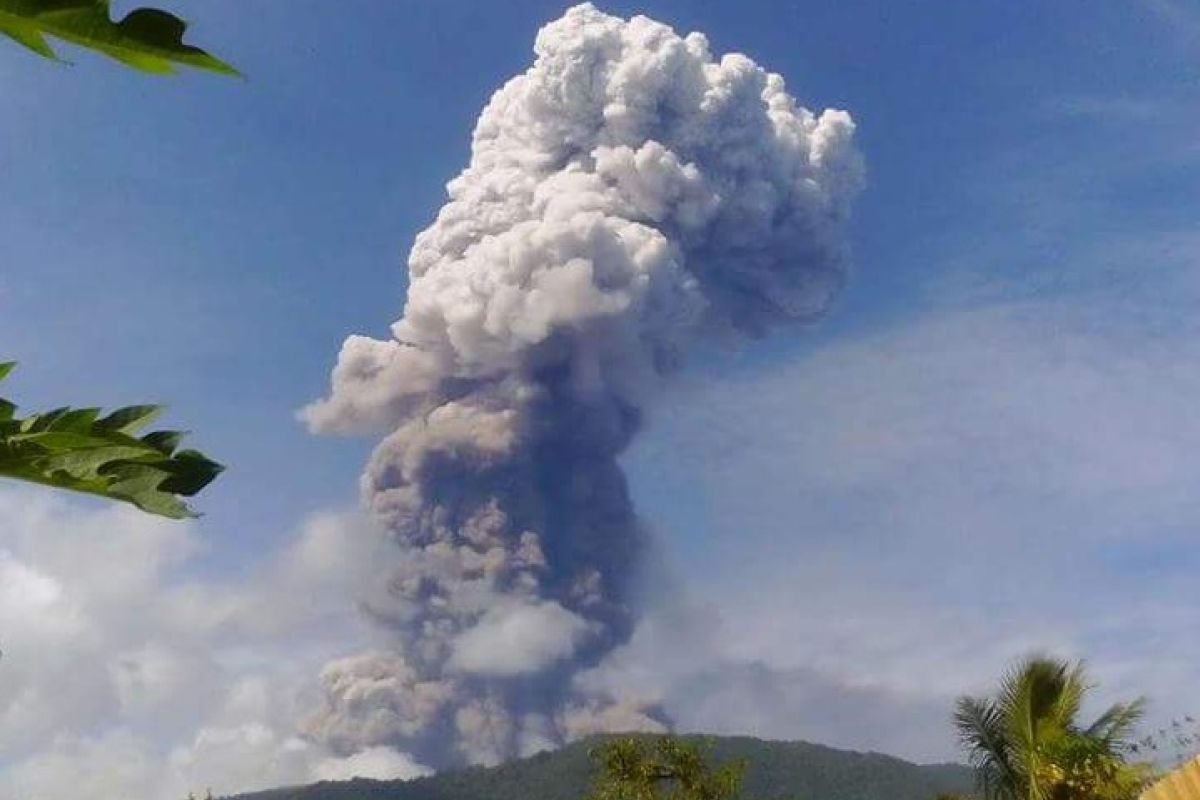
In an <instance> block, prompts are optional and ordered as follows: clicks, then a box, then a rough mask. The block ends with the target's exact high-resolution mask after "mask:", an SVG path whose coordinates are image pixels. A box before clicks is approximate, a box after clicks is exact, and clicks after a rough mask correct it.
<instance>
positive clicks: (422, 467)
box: [304, 4, 862, 766]
mask: <svg viewBox="0 0 1200 800" xmlns="http://www.w3.org/2000/svg"><path fill="white" fill-rule="evenodd" d="M535 52H536V54H537V60H536V61H535V62H534V65H533V66H532V67H531V68H530V69H529V70H528V71H527V72H526V73H525V74H523V75H520V76H518V77H516V78H513V79H512V80H510V81H509V82H508V83H507V84H506V85H505V86H504V87H503V88H501V89H500V90H499V91H498V92H496V94H495V95H494V96H493V97H492V99H491V101H490V102H489V103H488V105H487V107H486V108H485V109H484V111H483V114H482V115H481V116H480V118H479V121H478V123H477V124H476V128H475V133H474V139H473V142H472V149H471V161H470V164H469V165H468V166H467V168H466V169H465V170H464V171H463V172H462V174H461V175H459V176H458V177H457V178H455V179H454V180H453V181H451V182H450V184H449V185H448V187H447V190H448V193H449V201H448V202H447V203H446V205H445V206H443V208H442V209H441V211H440V212H439V213H438V216H437V219H436V221H435V222H434V223H433V224H432V225H431V226H430V227H429V228H428V229H426V230H425V231H423V232H422V233H421V234H420V235H418V236H417V239H416V243H415V244H414V246H413V249H412V252H411V254H410V256H409V260H408V266H409V273H410V284H409V289H408V300H407V303H406V305H405V306H404V312H403V315H402V316H401V317H400V319H399V320H398V321H397V322H395V323H394V324H393V326H392V337H393V338H391V339H389V340H386V341H377V340H375V339H370V338H366V337H362V336H352V337H350V338H349V339H347V341H346V342H345V344H344V345H343V347H342V351H341V354H340V356H339V359H338V363H337V366H336V368H335V369H334V371H333V389H332V393H331V396H330V397H329V398H328V399H326V400H323V401H321V402H318V403H315V404H313V405H312V406H310V407H309V408H307V409H306V410H305V412H304V415H305V418H306V419H307V420H308V422H309V423H310V425H311V426H312V427H313V428H314V429H316V430H319V431H335V432H363V431H372V430H383V431H388V432H389V433H388V434H387V436H386V438H385V439H384V440H383V441H382V442H381V443H380V444H379V446H378V448H377V449H376V450H375V453H374V455H373V457H372V459H371V461H370V464H369V466H368V468H367V470H366V473H365V475H364V476H363V482H362V486H363V494H364V497H365V502H366V503H367V504H368V506H369V507H370V509H371V511H372V512H373V513H374V514H375V515H376V516H377V517H378V518H379V519H380V520H381V521H382V522H383V523H384V525H385V526H386V528H387V529H388V530H389V531H390V532H391V534H392V536H394V539H395V543H396V546H397V548H398V549H397V554H396V566H395V570H394V575H393V577H392V579H391V581H390V584H389V586H388V591H387V593H386V598H385V599H384V600H381V601H377V602H374V603H373V604H371V605H370V607H369V613H370V614H371V615H372V616H373V618H374V619H375V620H376V621H377V622H378V624H379V626H380V627H381V628H382V629H384V630H385V631H387V634H388V637H389V641H390V644H389V646H388V647H386V648H385V649H383V650H379V651H376V652H371V653H367V654H363V655H359V656H355V657H352V658H347V659H344V660H341V661H338V662H336V663H333V664H330V665H329V666H328V667H327V669H326V670H325V673H324V675H323V678H324V685H325V704H324V707H323V709H322V710H321V712H320V713H319V714H318V715H316V717H315V718H314V719H313V720H312V722H311V726H310V732H311V733H312V734H313V735H315V736H317V737H319V738H320V739H322V740H323V741H325V742H326V743H327V744H329V745H330V746H332V747H333V748H335V749H336V750H339V751H342V752H345V753H349V752H354V751H358V750H361V749H365V748H369V747H377V746H381V745H387V746H393V747H397V748H400V749H402V750H405V751H407V752H409V753H411V754H413V755H414V756H415V757H416V758H418V759H419V760H421V761H423V762H425V763H428V764H431V765H434V766H444V765H448V764H454V763H460V762H463V761H467V762H474V763H489V762H495V761H498V760H502V759H504V758H507V757H510V756H513V755H518V754H522V753H528V752H531V751H534V750H537V749H541V748H545V747H548V746H553V745H555V744H558V743H561V742H563V741H566V740H569V739H571V738H573V737H576V736H580V735H584V734H587V733H590V732H594V731H599V730H622V729H624V730H627V729H632V728H641V729H655V728H661V727H662V726H663V725H665V724H666V723H667V720H665V719H664V718H663V717H662V715H661V713H660V712H658V711H657V710H656V709H655V708H653V707H652V706H647V705H645V704H640V703H639V702H638V701H637V700H636V699H635V698H621V697H611V696H598V695H595V694H590V693H588V692H587V691H585V690H584V689H582V688H581V687H580V686H579V684H578V682H577V681H575V680H574V679H575V678H576V676H578V675H579V674H580V673H581V672H582V671H583V670H586V669H588V668H590V667H593V666H595V665H596V664H597V663H599V662H600V661H601V660H602V659H603V658H604V657H605V655H606V654H608V653H609V652H610V651H612V649H613V648H614V647H616V646H617V645H619V644H621V643H622V642H624V641H625V640H626V639H627V638H628V637H629V635H630V633H631V629H632V626H633V623H634V621H635V616H634V614H635V609H633V608H632V607H631V606H632V602H631V601H632V596H631V589H632V585H633V579H634V576H635V569H636V567H637V565H638V563H639V556H640V554H642V553H643V551H644V548H645V547H646V544H647V542H646V535H645V533H644V531H643V529H642V528H641V527H640V526H639V524H638V520H637V517H636V515H635V514H634V511H633V508H632V505H631V503H630V498H629V493H628V491H627V488H626V484H625V479H624V476H623V475H622V472H621V469H620V466H619V465H618V457H619V456H620V455H621V453H622V451H624V450H625V448H626V447H627V446H628V445H629V443H630V440H631V439H632V438H633V436H634V435H635V434H636V433H637V432H638V430H639V429H640V428H641V427H642V424H643V421H644V418H645V414H646V409H647V406H648V403H649V402H650V400H651V399H652V397H653V396H654V394H655V391H654V390H655V387H656V385H658V384H659V383H660V382H661V381H662V379H664V378H666V377H668V376H669V375H670V374H671V373H672V372H673V371H675V370H676V369H677V368H678V367H679V365H680V363H681V358H682V356H683V355H684V354H685V352H686V350H687V347H688V345H689V343H691V342H694V341H695V340H696V339H697V337H701V336H705V335H711V334H714V333H716V334H720V335H722V336H728V335H729V334H736V335H749V336H757V335H759V334H761V333H763V332H765V331H766V330H767V329H768V328H769V327H771V325H772V324H773V323H776V322H783V321H787V320H795V319H802V320H803V319H811V318H813V317H815V316H817V315H819V314H821V313H822V311H823V310H824V309H825V308H826V307H827V305H828V304H829V302H830V299H831V298H832V297H833V296H834V295H835V293H836V292H837V291H838V289H839V288H840V287H841V285H842V284H843V282H844V277H845V268H846V249H845V244H844V239H843V223H844V222H845V220H846V217H847V211H848V205H849V202H850V201H851V199H852V198H853V196H854V194H855V193H856V191H857V190H858V188H859V186H860V183H861V173H862V168H861V161H860V158H859V156H858V154H857V153H856V151H855V150H854V149H853V147H852V144H851V138H852V133H853V130H854V126H853V123H852V122H851V119H850V117H849V115H847V114H846V113H844V112H842V111H825V112H823V113H821V114H820V115H814V114H813V113H812V112H810V111H808V110H807V109H805V108H803V107H801V106H799V105H798V104H797V103H796V101H795V100H794V99H793V98H792V96H791V95H789V94H788V93H787V91H786V89H785V87H784V82H783V79H782V78H781V77H780V76H779V75H775V74H772V73H769V72H766V71H764V70H763V69H762V68H760V67H759V66H757V65H756V64H755V63H754V62H753V61H751V60H750V59H749V58H747V57H745V56H743V55H738V54H731V55H726V56H724V57H722V58H721V59H720V60H714V59H713V57H712V56H711V54H710V53H709V47H708V42H707V40H706V39H705V37H704V36H703V35H702V34H699V33H692V34H690V35H688V36H686V37H680V36H678V35H676V34H675V32H674V31H672V30H671V29H670V28H669V27H667V26H665V25H662V24H659V23H657V22H654V21H653V20H650V19H646V18H644V17H635V18H634V19H632V20H628V21H626V20H622V19H618V18H616V17H612V16H608V15H606V14H604V13H601V12H600V11H598V10H597V9H596V8H594V7H593V6H591V5H588V4H584V5H580V6H576V7H574V8H572V9H570V10H569V11H567V12H566V14H565V15H564V16H563V17H562V18H561V19H560V20H558V21H556V22H553V23H551V24H549V25H547V26H546V27H545V28H543V29H542V30H541V32H540V33H539V34H538V37H537V43H536V46H535Z"/></svg>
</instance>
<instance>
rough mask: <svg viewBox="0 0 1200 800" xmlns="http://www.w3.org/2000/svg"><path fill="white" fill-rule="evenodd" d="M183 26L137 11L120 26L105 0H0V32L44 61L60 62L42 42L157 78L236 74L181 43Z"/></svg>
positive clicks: (170, 18) (161, 13) (149, 10)
mask: <svg viewBox="0 0 1200 800" xmlns="http://www.w3.org/2000/svg"><path fill="white" fill-rule="evenodd" d="M186 29H187V23H186V22H184V21H183V20H181V19H180V18H179V17H177V16H175V15H174V14H170V13H168V12H166V11H161V10H159V9H156V8H139V9H137V10H136V11H132V12H130V13H129V14H128V15H127V16H126V17H125V18H124V19H122V20H121V21H119V22H116V21H114V20H113V19H112V18H111V17H110V13H109V0H0V33H3V34H5V35H7V36H8V37H9V38H11V39H13V40H15V41H16V42H18V43H20V44H23V45H24V46H26V47H28V48H29V49H30V50H32V51H33V52H35V53H37V54H39V55H42V56H45V57H46V58H49V59H53V60H55V61H57V60H59V58H58V56H57V55H56V54H55V52H54V50H53V49H52V48H51V47H50V44H49V43H48V42H47V41H46V37H48V36H51V37H56V38H59V39H64V40H66V41H68V42H72V43H74V44H77V45H80V46H81V47H86V48H88V49H90V50H95V51H97V52H100V53H103V54H105V55H107V56H109V57H111V58H115V59H116V60H117V61H120V62H122V63H123V64H127V65H128V66H131V67H133V68H134V69H138V70H141V71H143V72H151V73H156V74H167V73H171V72H174V71H175V67H176V65H180V64H182V65H186V66H189V67H195V68H197V69H204V70H210V71H212V72H220V73H223V74H226V75H238V74H239V73H238V71H237V70H236V69H234V68H233V67H231V66H230V65H229V64H226V63H225V62H224V61H222V60H220V59H219V58H216V57H214V56H211V55H209V54H208V53H206V52H204V51H203V50H201V49H200V48H198V47H193V46H191V45H187V44H184V43H183V34H184V31H186Z"/></svg>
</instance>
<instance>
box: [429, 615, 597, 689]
mask: <svg viewBox="0 0 1200 800" xmlns="http://www.w3.org/2000/svg"><path fill="white" fill-rule="evenodd" d="M587 631H588V623H587V621H586V620H584V619H583V618H582V617H580V616H578V615H577V614H572V613H571V612H570V611H568V610H567V609H565V608H563V607H562V606H561V605H559V604H558V603H554V602H536V603H524V602H521V603H504V604H502V605H499V606H497V607H495V608H492V609H489V610H488V611H487V612H486V613H485V614H484V615H483V617H482V618H481V619H480V620H479V622H478V623H476V625H475V626H474V627H472V628H470V629H469V630H467V631H466V632H464V633H463V634H461V635H460V636H459V637H458V638H457V639H456V640H455V642H454V655H453V657H452V658H451V659H450V666H451V667H452V668H454V669H458V670H462V671H464V672H474V673H476V674H480V675H501V676H504V675H523V674H526V673H531V672H538V671H540V670H542V669H544V668H545V667H546V666H548V665H550V664H553V663H554V662H555V661H561V660H562V659H565V658H569V657H570V656H571V655H572V654H573V653H574V652H575V648H576V646H577V645H578V643H579V641H580V640H581V639H582V638H583V637H584V636H585V635H586V634H587Z"/></svg>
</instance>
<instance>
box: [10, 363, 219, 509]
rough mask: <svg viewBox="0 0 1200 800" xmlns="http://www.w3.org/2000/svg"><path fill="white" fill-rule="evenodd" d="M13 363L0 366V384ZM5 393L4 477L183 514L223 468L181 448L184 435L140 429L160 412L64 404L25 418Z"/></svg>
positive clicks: (200, 455) (144, 408)
mask: <svg viewBox="0 0 1200 800" xmlns="http://www.w3.org/2000/svg"><path fill="white" fill-rule="evenodd" d="M13 367H14V364H12V363H3V364H0V381H3V379H4V378H5V377H6V376H7V375H8V374H9V373H10V372H11V371H12V369H13ZM16 410H17V407H16V405H14V404H13V403H11V402H10V401H8V400H5V399H3V398H0V477H4V478H15V479H18V480H24V481H32V482H34V483H41V484H45V485H47V486H54V487H57V488H60V489H69V490H72V491H76V492H85V493H87V494H93V495H97V496H99V497H105V498H108V499H111V500H120V501H124V502H127V503H132V504H133V505H135V506H137V507H138V508H140V509H142V510H143V511H147V512H149V513H151V514H159V515H161V516H164V517H171V518H173V519H180V518H184V517H189V516H195V514H194V513H193V512H192V511H191V510H190V509H189V508H188V507H187V505H186V504H185V503H184V502H183V501H181V500H180V499H179V496H184V497H190V496H192V495H194V494H196V493H197V492H199V491H200V490H201V489H203V488H204V487H205V486H207V485H208V484H209V483H211V482H212V481H213V479H214V478H216V477H217V475H218V474H220V472H221V471H222V470H223V469H224V467H222V466H221V465H220V464H217V463H216V462H214V461H211V460H210V459H208V458H207V457H206V456H204V455H203V454H201V453H199V452H197V451H195V450H177V449H176V448H177V447H178V446H179V443H180V441H181V440H182V439H183V436H184V434H183V433H181V432H179V431H155V432H154V433H148V434H145V435H143V436H141V437H140V438H139V437H138V436H137V434H138V433H139V432H140V431H141V430H142V429H143V428H144V427H145V426H146V425H148V424H149V423H150V421H151V420H153V419H154V418H155V417H156V416H157V415H158V414H159V412H160V411H161V408H160V407H159V406H130V407H128V408H122V409H118V410H116V411H114V412H112V413H111V414H108V415H107V416H103V417H102V416H101V411H100V409H98V408H80V409H71V408H60V409H57V410H55V411H50V412H47V413H44V414H33V415H31V416H28V417H24V418H20V417H17V416H16Z"/></svg>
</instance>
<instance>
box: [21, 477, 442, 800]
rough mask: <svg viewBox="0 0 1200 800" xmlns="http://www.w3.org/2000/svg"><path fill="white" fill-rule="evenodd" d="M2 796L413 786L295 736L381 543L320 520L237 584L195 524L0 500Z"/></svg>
mask: <svg viewBox="0 0 1200 800" xmlns="http://www.w3.org/2000/svg"><path fill="white" fill-rule="evenodd" d="M0 520H3V524H0V636H2V637H3V650H4V655H3V659H2V660H0V797H14V798H21V800H57V798H67V797H70V798H75V797H81V796H82V797H116V796H120V797H127V798H130V800H143V799H144V800H157V799H158V798H162V797H172V796H177V797H183V796H186V794H187V793H188V792H189V791H195V792H203V791H204V790H205V789H207V788H209V787H211V788H212V789H213V790H214V792H217V793H227V792H234V791H241V790H247V789H255V788H265V787H269V786H274V785H278V784H284V783H298V782H306V781H311V780H316V779H318V778H320V777H323V776H327V775H331V774H334V773H335V772H336V774H337V775H339V776H346V777H349V776H352V775H354V774H363V775H368V774H369V775H373V776H381V775H384V774H387V775H389V776H409V775H414V774H417V773H419V772H420V766H419V765H416V764H413V763H412V762H411V761H408V760H406V759H405V758H404V757H403V756H401V755H400V754H391V755H389V754H388V753H387V752H385V751H383V750H380V751H377V752H373V753H371V754H365V755H363V756H362V757H361V758H357V759H349V760H343V759H339V758H337V757H336V756H335V755H334V754H332V753H329V752H328V751H326V750H324V749H323V748H320V747H317V746H315V745H313V744H311V743H309V742H306V741H304V740H302V739H301V738H299V737H298V736H297V735H296V733H295V731H296V730H297V724H298V722H299V720H300V719H301V717H302V716H303V715H304V714H305V713H307V712H308V711H310V710H311V704H310V702H309V695H308V692H310V691H311V690H312V682H313V681H314V680H315V678H316V675H317V673H318V669H319V665H320V664H321V663H323V661H324V660H325V659H327V658H328V657H330V656H331V655H333V654H336V653H338V652H344V651H345V650H347V649H350V648H352V647H356V646H361V644H362V642H363V639H364V635H365V631H364V629H363V626H362V624H361V622H360V620H359V614H358V612H357V609H356V607H355V605H354V600H355V598H356V597H357V598H362V597H366V596H367V595H368V594H369V593H370V592H371V591H372V590H373V587H375V586H376V583H377V582H376V581H375V580H374V577H375V575H376V573H375V570H376V566H375V565H376V564H377V563H378V562H379V559H378V558H376V557H374V554H373V551H374V548H376V547H381V546H385V545H384V543H383V541H382V539H381V538H380V537H379V536H378V535H377V532H376V531H374V530H373V529H372V528H370V527H369V526H367V525H366V524H364V522H363V521H362V520H361V519H359V518H358V517H357V516H356V515H352V514H334V513H327V514H316V515H313V516H312V517H310V518H309V519H307V520H306V521H305V522H304V524H303V525H302V526H301V529H300V530H299V532H298V533H297V535H296V536H295V538H294V540H293V541H292V542H290V543H289V544H288V545H287V546H286V547H284V548H283V549H282V550H281V552H279V553H277V554H274V555H273V556H270V557H267V558H264V559H262V563H260V564H258V565H256V566H255V567H253V568H251V569H249V570H247V571H246V572H245V573H244V575H243V577H241V578H240V579H237V580H233V579H228V578H207V579H205V578H200V577H197V576H196V573H197V572H198V570H197V569H196V566H197V558H198V557H199V556H201V555H202V554H203V552H204V549H205V541H206V535H205V533H204V532H203V530H202V529H201V528H200V527H199V525H198V524H197V523H177V522H170V521H166V520H159V519H155V518H152V517H148V516H146V515H143V514H140V513H138V512H135V511H132V510H128V509H125V508H121V507H113V506H104V507H100V508H94V507H91V506H84V505H81V504H79V503H77V502H76V501H73V500H66V499H64V498H62V497H60V496H57V495H55V494H52V493H48V492H44V491H39V490H32V489H6V490H4V491H0Z"/></svg>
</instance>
